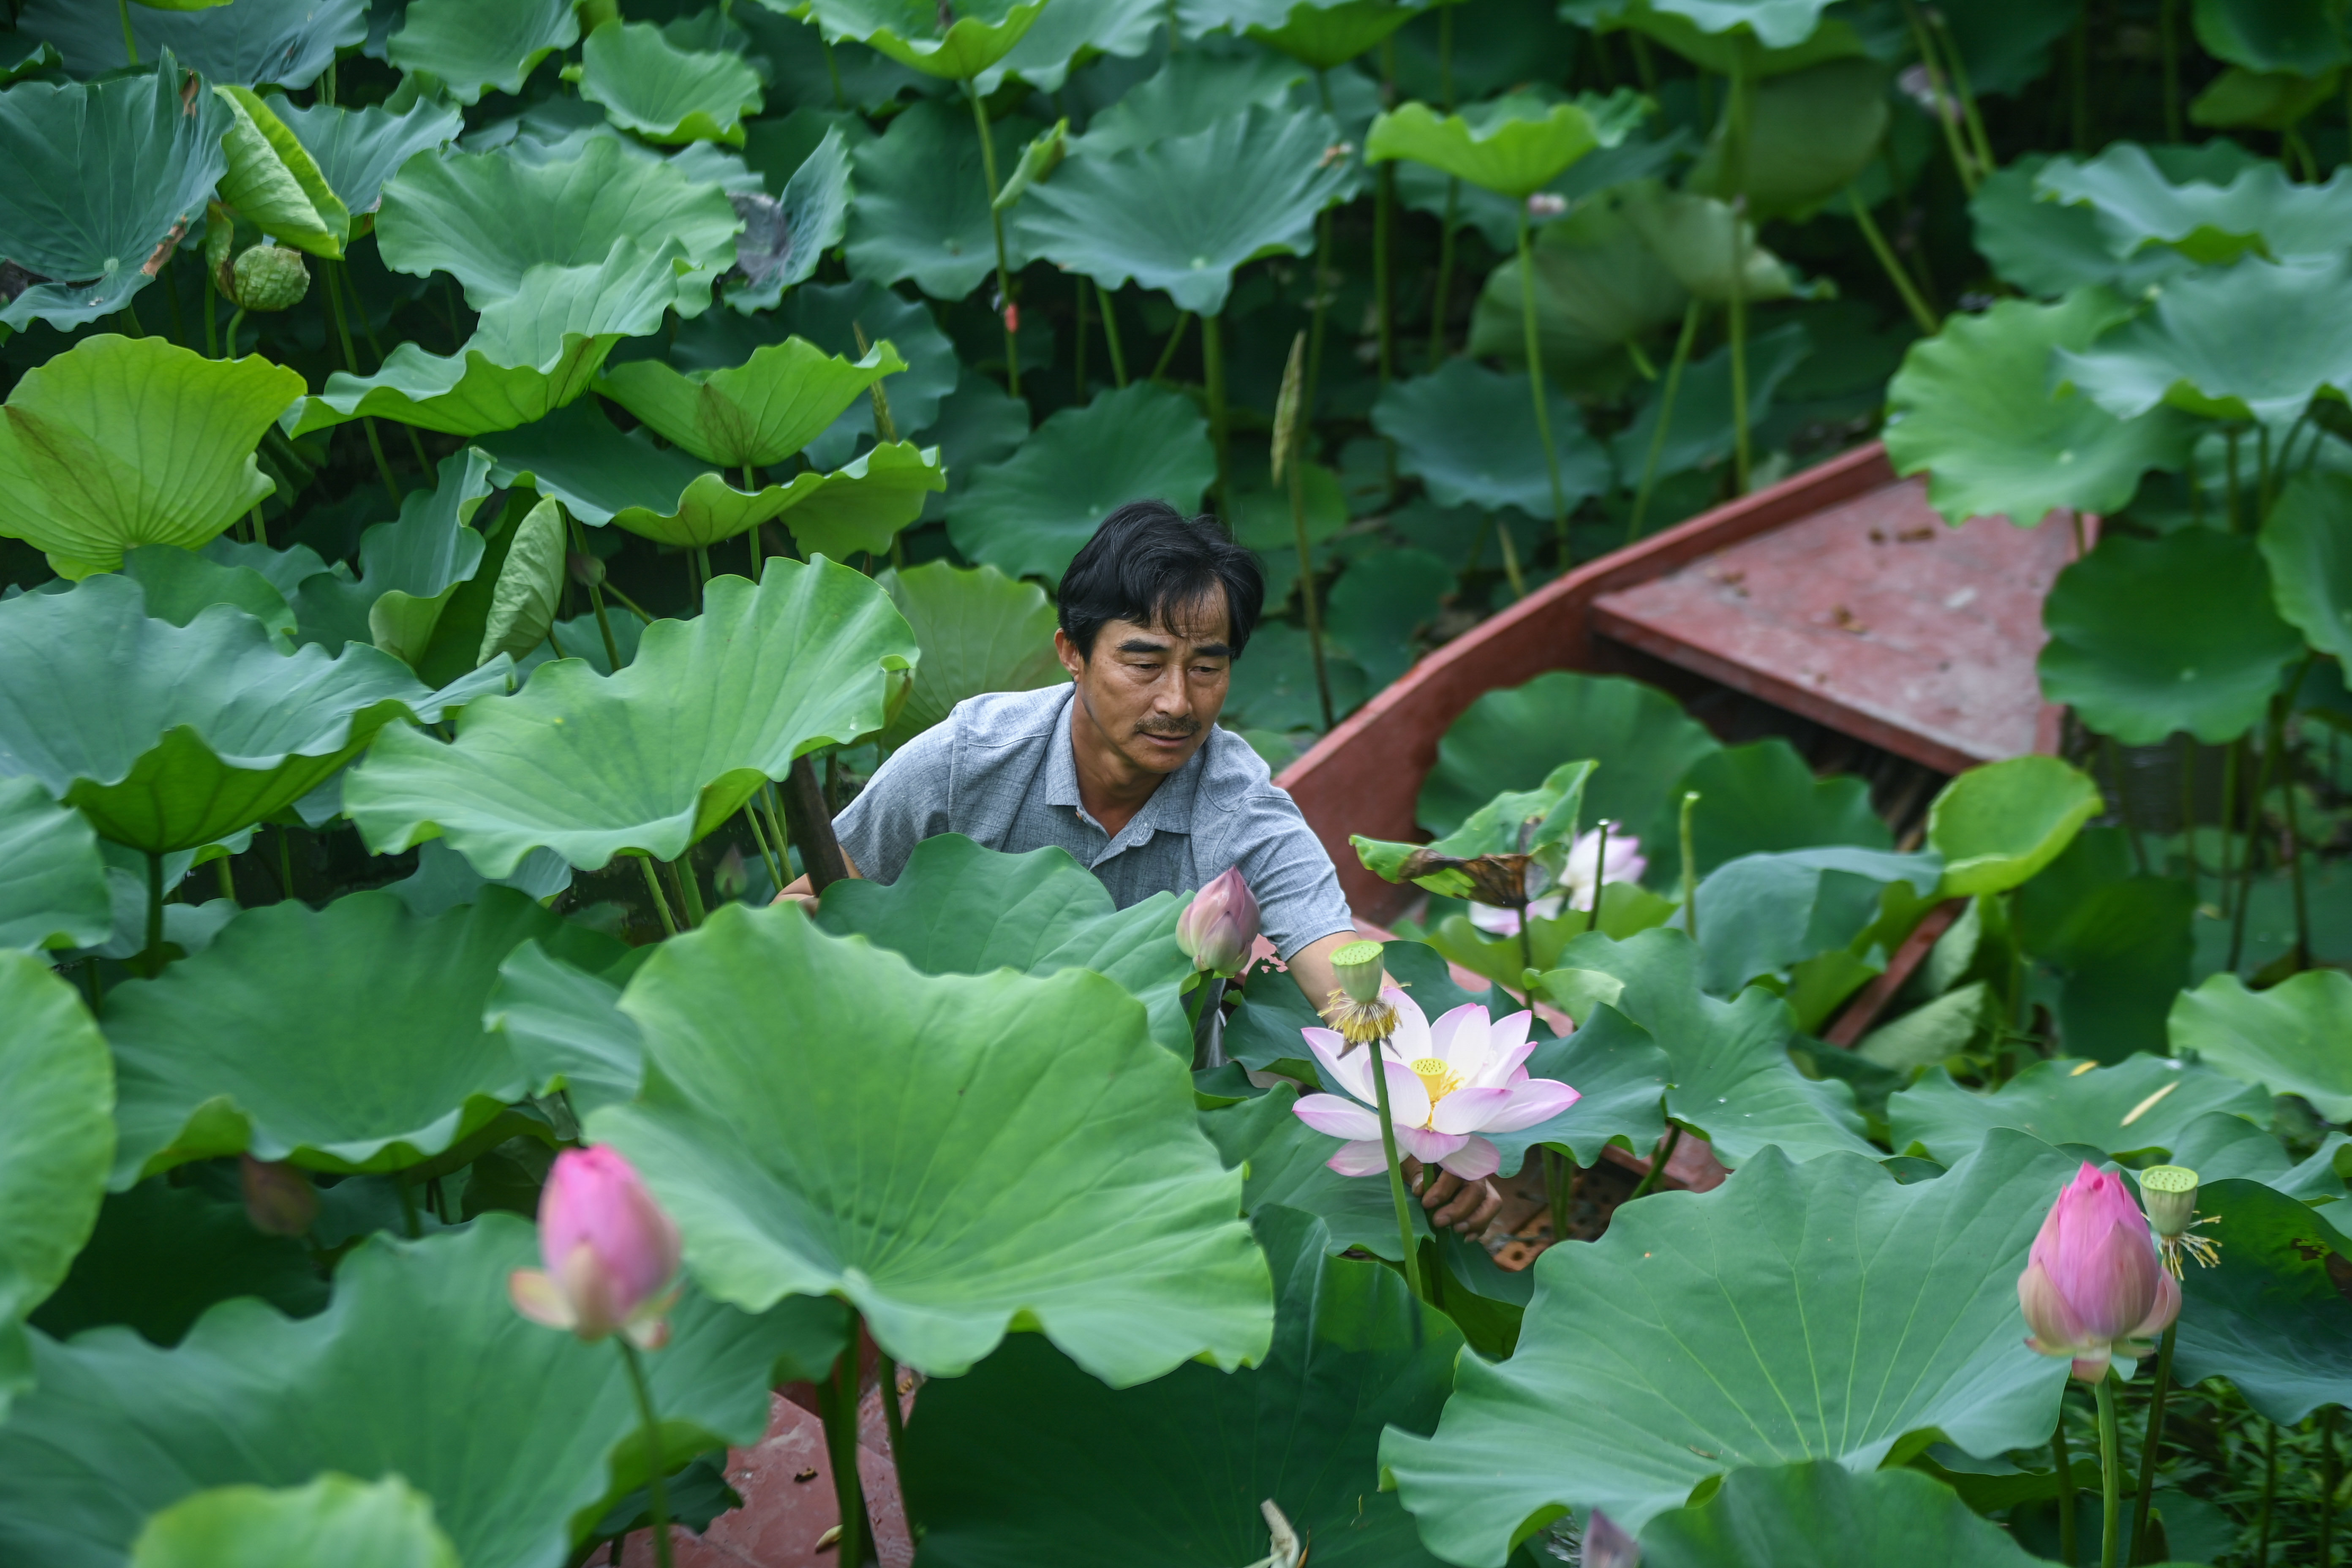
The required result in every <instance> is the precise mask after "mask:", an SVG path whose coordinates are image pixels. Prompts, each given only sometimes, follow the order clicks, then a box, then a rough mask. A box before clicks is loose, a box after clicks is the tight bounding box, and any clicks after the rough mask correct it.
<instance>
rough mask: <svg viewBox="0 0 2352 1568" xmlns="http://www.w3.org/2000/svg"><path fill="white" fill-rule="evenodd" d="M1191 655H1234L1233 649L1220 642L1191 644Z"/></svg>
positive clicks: (1219, 656) (1216, 656)
mask: <svg viewBox="0 0 2352 1568" xmlns="http://www.w3.org/2000/svg"><path fill="white" fill-rule="evenodd" d="M1192 656H1193V657H1194V658H1233V657H1234V650H1233V649H1232V648H1231V647H1227V646H1226V645H1225V644H1223V643H1221V642H1204V643H1195V644H1193V645H1192Z"/></svg>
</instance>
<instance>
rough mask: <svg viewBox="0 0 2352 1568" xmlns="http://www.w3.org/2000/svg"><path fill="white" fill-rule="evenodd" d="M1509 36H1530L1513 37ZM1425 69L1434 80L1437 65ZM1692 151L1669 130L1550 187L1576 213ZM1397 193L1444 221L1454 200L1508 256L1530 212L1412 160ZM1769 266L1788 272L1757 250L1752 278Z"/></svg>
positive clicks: (1595, 159)
mask: <svg viewBox="0 0 2352 1568" xmlns="http://www.w3.org/2000/svg"><path fill="white" fill-rule="evenodd" d="M1408 36H1409V35H1408ZM1509 36H1511V37H1524V36H1527V35H1526V34H1525V33H1512V34H1510V35H1509ZM1460 52H1461V51H1460V47H1459V45H1458V42H1457V48H1456V59H1457V66H1456V71H1455V74H1456V78H1457V80H1458V79H1459V77H1460V74H1461V72H1460V67H1459V64H1458V62H1459V59H1460ZM1427 69H1428V70H1429V71H1430V74H1431V75H1432V76H1434V74H1435V71H1434V63H1433V62H1432V64H1431V65H1430V66H1429V67H1427ZM1424 90H1426V89H1424ZM1690 149H1691V137H1690V133H1689V132H1688V131H1687V130H1684V129H1669V130H1666V131H1665V132H1663V133H1662V134H1660V135H1658V136H1656V137H1654V138H1647V139H1643V138H1628V139H1627V140H1625V141H1623V142H1619V143H1618V144H1617V145H1616V146H1614V147H1609V148H1604V149H1602V150H1601V151H1600V152H1598V153H1588V154H1586V155H1585V156H1584V157H1582V158H1580V159H1579V160H1578V161H1577V162H1575V163H1570V165H1569V166H1568V172H1567V173H1566V174H1562V175H1560V176H1559V178H1558V179H1556V180H1554V181H1552V183H1551V184H1549V185H1548V186H1546V187H1545V189H1546V190H1548V191H1549V192H1550V193H1551V194H1552V195H1556V196H1558V197H1559V198H1560V199H1561V200H1562V201H1564V202H1566V203H1567V204H1568V205H1569V206H1570V208H1571V209H1575V208H1580V207H1582V206H1584V205H1587V204H1588V203H1590V202H1591V201H1593V200H1595V199H1598V198H1600V197H1601V196H1602V195H1603V193H1608V192H1612V191H1616V190H1618V189H1619V188H1620V187H1623V186H1628V185H1633V184H1643V183H1654V182H1656V181H1658V180H1660V179H1662V178H1664V176H1665V175H1666V174H1669V173H1671V172H1672V171H1673V170H1674V169H1675V166H1676V165H1677V164H1679V163H1683V162H1685V161H1686V160H1687V158H1688V155H1689V153H1690ZM1396 194H1397V199H1398V200H1399V201H1402V203H1403V204H1404V205H1406V206H1409V207H1411V208H1412V209H1413V210H1414V211H1415V212H1424V213H1427V214H1429V215H1430V216H1432V217H1435V218H1441V219H1442V218H1444V216H1445V214H1446V209H1447V205H1448V201H1449V198H1450V200H1451V204H1452V207H1453V213H1454V222H1455V223H1457V224H1460V225H1462V226H1464V227H1466V228H1475V229H1476V230H1477V231H1478V232H1479V233H1480V234H1482V235H1484V236H1485V237H1486V243H1487V244H1489V245H1491V246H1493V247H1495V248H1496V250H1497V251H1500V252H1503V253H1505V254H1508V253H1509V252H1510V250H1511V249H1512V247H1514V246H1516V245H1517V243H1518V233H1519V214H1520V213H1521V212H1523V211H1524V210H1526V209H1525V208H1524V207H1523V206H1522V205H1521V204H1519V203H1517V202H1515V201H1513V200H1511V199H1510V198H1509V197H1508V196H1498V195H1496V194H1495V193H1494V192H1492V191H1486V190H1481V189H1479V188H1478V187H1477V186H1476V185H1465V184H1463V183H1462V182H1460V181H1459V180H1454V179H1449V178H1448V177H1447V176H1446V175H1444V174H1441V173H1439V172H1438V171H1437V170H1435V169H1433V168H1431V167H1430V166H1429V165H1427V164H1425V163H1412V162H1409V161H1408V162H1405V163H1399V164H1398V165H1397V169H1396ZM1689 200H1690V201H1691V202H1692V203H1693V204H1695V205H1707V206H1717V207H1720V206H1722V205H1724V204H1722V203H1720V202H1717V201H1716V200H1715V198H1714V197H1712V196H1692V197H1690V198H1689ZM1721 248H1722V256H1721V258H1720V261H1719V262H1717V263H1715V264H1714V265H1717V266H1718V267H1719V268H1720V269H1721V270H1722V272H1723V273H1724V275H1725V276H1726V277H1728V275H1729V271H1730V261H1731V256H1730V247H1729V246H1728V245H1726V246H1724V247H1721ZM1768 263H1769V266H1770V268H1771V271H1772V272H1773V273H1780V272H1781V271H1782V270H1783V269H1782V268H1780V263H1779V262H1778V260H1777V259H1775V258H1773V257H1772V255H1771V253H1770V252H1769V251H1767V250H1765V249H1764V248H1763V247H1761V246H1760V245H1759V246H1752V247H1750V249H1749V252H1748V270H1749V273H1750V275H1751V276H1754V275H1756V274H1758V273H1759V272H1762V271H1763V270H1764V268H1765V267H1766V265H1767V264H1768ZM1748 297H1749V298H1750V299H1756V298H1759V297H1760V296H1759V295H1757V294H1750V295H1749V296H1748Z"/></svg>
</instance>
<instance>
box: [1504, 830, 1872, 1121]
mask: <svg viewBox="0 0 2352 1568" xmlns="http://www.w3.org/2000/svg"><path fill="white" fill-rule="evenodd" d="M1718 875H1720V873H1718ZM1703 899H1704V895H1702V900H1703ZM1702 908H1704V903H1703V902H1702ZM1705 929H1706V928H1705V926H1704V925H1702V926H1701V930H1702V931H1704V930H1705ZM1698 961H1699V952H1698V950H1697V949H1696V948H1695V947H1693V945H1692V944H1691V942H1690V939H1689V938H1688V937H1685V935H1683V933H1682V932H1680V931H1663V930H1660V931H1642V932H1640V933H1638V934H1636V935H1634V936H1632V937H1629V938H1627V939H1626V940H1625V941H1623V942H1613V941H1612V940H1611V939H1610V938H1608V937H1607V936H1604V935H1600V934H1597V933H1596V934H1594V935H1591V936H1580V937H1578V938H1577V939H1576V940H1575V941H1573V942H1570V943H1569V944H1568V946H1567V947H1566V948H1565V949H1563V950H1562V952H1561V954H1560V964H1561V967H1560V968H1559V969H1554V970H1552V971H1550V972H1549V973H1546V974H1545V975H1544V976H1543V977H1542V979H1541V980H1539V981H1538V982H1537V983H1536V984H1538V986H1539V987H1540V988H1541V989H1542V990H1543V991H1544V992H1545V993H1546V994H1548V995H1549V996H1550V998H1551V999H1552V1000H1553V1002H1554V1003H1555V1004H1556V1005H1562V1006H1568V1007H1569V1008H1570V1014H1571V1016H1574V1015H1575V1014H1578V1013H1581V1012H1583V1011H1584V1006H1583V1005H1571V1004H1574V1003H1576V1002H1577V1000H1578V999H1579V997H1580V996H1591V995H1595V994H1597V995H1598V996H1599V997H1600V999H1601V1001H1602V1002H1604V1003H1606V1004H1607V1005H1610V1006H1612V1007H1615V1008H1616V1009H1617V1010H1618V1011H1619V1012H1621V1013H1622V1014H1624V1015H1625V1016H1626V1017H1628V1018H1630V1019H1631V1020H1633V1022H1634V1023H1636V1024H1639V1025H1640V1026H1642V1027H1643V1028H1644V1029H1646V1030H1648V1031H1649V1033H1650V1036H1651V1037H1652V1038H1653V1039H1654V1040H1656V1041H1657V1043H1658V1047H1659V1048H1660V1049H1662V1050H1664V1052H1665V1053H1666V1059H1667V1061H1668V1062H1669V1063H1670V1064H1671V1065H1672V1068H1673V1071H1672V1073H1671V1075H1670V1079H1671V1081H1670V1082H1669V1084H1668V1087H1667V1090H1666V1114H1667V1115H1669V1116H1671V1117H1673V1118H1674V1119H1675V1121H1679V1122H1682V1123H1683V1124H1685V1126H1688V1127H1693V1128H1696V1130H1697V1131H1700V1132H1702V1133H1704V1134H1705V1135H1706V1138H1707V1140H1708V1141H1709V1142H1711V1143H1713V1144H1714V1146H1715V1153H1716V1157H1717V1159H1719V1160H1721V1161H1722V1162H1723V1163H1725V1164H1727V1165H1731V1166H1735V1167H1737V1166H1740V1165H1744V1164H1747V1163H1749V1162H1750V1161H1752V1160H1758V1159H1762V1158H1767V1157H1768V1156H1766V1155H1765V1154H1764V1153H1763V1151H1764V1149H1765V1147H1766V1146H1767V1145H1771V1144H1777V1145H1778V1146H1779V1149H1780V1154H1779V1156H1778V1157H1780V1158H1788V1159H1796V1160H1803V1161H1811V1160H1817V1159H1821V1158H1823V1157H1825V1156H1828V1155H1832V1154H1836V1153H1840V1152H1848V1151H1851V1152H1873V1151H1872V1150H1871V1145H1870V1144H1869V1143H1868V1142H1865V1141H1864V1138H1863V1136H1862V1131H1861V1121H1862V1119H1861V1118H1860V1116H1858V1115H1857V1114H1856V1113H1855V1111H1854V1109H1853V1096H1852V1093H1851V1092H1850V1091H1849V1090H1848V1089H1846V1086H1845V1085H1843V1084H1842V1083H1835V1082H1828V1081H1824V1082H1816V1081H1814V1080H1813V1079H1808V1078H1806V1077H1805V1076H1804V1075H1803V1074H1802V1073H1801V1072H1799V1071H1798V1070H1797V1068H1796V1066H1795V1064H1794V1063H1792V1062H1791V1061H1790V1059H1789V1050H1788V1047H1789V1042H1790V1038H1791V1037H1792V1036H1794V1034H1795V1033H1796V1021H1795V1019H1794V1018H1793V1017H1791V1016H1790V1012H1789V1005H1788V1004H1787V1003H1786V1002H1784V1001H1782V1000H1781V999H1780V997H1778V996H1776V995H1774V994H1771V993H1770V992H1769V991H1766V990H1764V989H1762V988H1761V987H1751V988H1750V989H1748V990H1747V991H1744V992H1742V993H1740V994H1739V995H1738V998H1737V999H1735V1000H1733V1001H1729V1002H1725V1001H1720V1000H1718V999H1717V998H1716V997H1713V996H1709V995H1707V994H1705V993H1703V992H1702V991H1700V990H1699V988H1698ZM1585 972H1589V973H1591V974H1595V975H1598V976H1599V977H1600V980H1599V982H1598V983H1597V984H1596V982H1595V981H1594V980H1592V979H1591V978H1588V977H1587V975H1586V973H1585Z"/></svg>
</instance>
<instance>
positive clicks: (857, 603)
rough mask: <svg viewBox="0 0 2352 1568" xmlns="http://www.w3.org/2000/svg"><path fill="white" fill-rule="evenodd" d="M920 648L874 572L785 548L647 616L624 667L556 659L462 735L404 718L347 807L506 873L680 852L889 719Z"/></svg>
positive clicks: (366, 819)
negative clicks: (538, 861) (796, 763)
mask: <svg viewBox="0 0 2352 1568" xmlns="http://www.w3.org/2000/svg"><path fill="white" fill-rule="evenodd" d="M916 657H917V648H916V646H915V640H914V637H913V635H912V634H911V633H909V632H908V630H907V625H906V622H905V621H903V620H901V619H900V618H899V616H898V612H897V611H896V610H895V609H893V608H892V607H891V605H890V602H889V600H888V598H887V595H884V594H883V593H882V591H881V590H880V589H879V588H877V587H876V586H875V585H874V584H873V583H872V582H871V581H870V580H869V579H867V578H866V577H864V576H863V575H861V574H858V573H856V572H853V571H851V570H850V569H849V568H847V567H845V566H840V565H836V564H834V563H831V562H817V563H813V564H809V565H803V564H801V563H798V562H794V561H782V560H779V561H771V562H770V563H768V566H767V571H766V574H765V575H764V576H763V577H762V578H761V582H760V583H759V584H757V585H756V586H755V585H753V584H751V583H748V582H746V581H744V580H743V579H741V578H740V577H719V578H715V579H713V580H712V581H711V583H710V585H709V589H708V591H707V597H706V599H705V601H704V610H703V613H702V615H700V616H698V617H696V618H695V619H694V620H692V621H688V622H677V621H657V622H656V623H655V624H654V625H653V626H648V627H647V628H646V634H645V639H644V641H643V642H642V643H641V644H639V646H638V650H637V657H636V658H635V661H634V662H632V663H631V664H630V666H629V667H628V668H626V669H625V670H623V671H621V672H620V673H619V674H618V675H614V676H599V675H596V674H595V673H594V672H593V671H592V670H590V669H589V668H587V667H586V666H585V665H583V664H579V663H576V662H572V661H568V660H567V661H564V662H562V663H557V664H552V665H550V666H548V667H547V668H544V669H542V670H541V671H540V672H539V673H538V674H537V675H536V676H535V677H533V678H532V680H531V683H530V686H529V687H527V688H525V689H523V690H522V691H520V692H519V693H517V694H516V695H514V696H513V697H510V698H493V699H488V700H483V701H481V702H478V703H476V704H474V705H472V706H471V707H469V708H468V709H467V710H466V713H465V715H464V718H463V720H462V721H461V722H460V724H459V726H458V731H457V741H456V742H454V743H451V744H444V743H443V742H437V741H434V740H430V739H427V738H426V737H425V735H423V734H422V733H420V732H418V731H401V732H400V733H398V734H393V735H386V736H385V737H383V740H382V741H381V742H379V743H378V745H377V747H376V749H375V751H374V752H373V753H372V754H371V755H370V756H369V758H368V760H367V763H366V764H365V765H364V766H363V767H362V768H360V769H358V770H355V771H354V772H353V773H352V777H351V779H350V780H349V781H348V782H347V783H346V784H345V785H344V787H343V805H344V811H345V813H346V815H348V816H350V817H351V819H352V821H353V822H354V823H356V824H357V825H358V826H359V828H360V832H361V834H362V837H365V838H366V840H367V842H368V843H369V845H370V846H371V847H373V848H374V849H376V851H377V852H378V853H383V854H389V853H395V852H397V851H398V850H399V849H404V848H406V847H409V846H411V845H414V844H415V843H417V842H419V841H420V840H422V839H425V838H432V837H446V838H447V839H448V840H449V843H450V845H451V847H454V848H455V849H457V851H458V852H459V853H460V854H462V855H464V856H465V857H466V858H467V859H468V860H469V861H471V862H472V863H473V865H474V867H475V868H476V869H477V870H479V871H480V872H482V873H483V874H484V875H485V876H489V877H504V876H506V875H508V874H509V873H510V872H512V871H513V869H514V868H515V867H516V865H517V864H519V863H520V861H521V859H522V858H523V857H524V856H525V855H526V854H528V853H530V851H531V850H533V849H536V848H540V847H548V848H551V849H553V850H555V851H556V852H557V853H559V854H561V855H562V857H563V858H565V859H566V860H568V861H570V862H571V863H572V865H574V866H576V867H579V868H582V869H583V870H596V869H599V868H602V867H604V866H605V865H606V864H608V863H609V862H610V861H611V859H612V858H613V857H614V855H617V854H623V853H636V854H649V855H653V856H656V857H658V858H662V859H675V858H677V856H679V855H680V854H682V853H683V852H684V851H685V850H686V848H687V847H688V845H690V844H693V843H694V842H695V841H696V840H698V839H699V838H701V837H703V836H704V835H706V834H708V833H709V831H710V830H711V829H712V828H714V827H716V826H719V824H720V823H722V822H724V821H726V820H727V818H729V817H730V816H733V815H734V814H735V813H736V811H737V810H738V809H740V807H741V806H742V805H743V803H744V802H745V801H746V800H748V799H749V798H751V793H752V792H753V791H754V790H755V789H757V788H758V787H759V784H760V782H761V779H762V778H763V777H764V778H781V777H782V776H783V774H784V773H785V772H786V770H787V769H788V768H789V767H790V766H791V763H792V760H793V757H795V756H797V755H799V754H800V753H801V752H806V751H811V750H814V748H815V747H817V746H819V745H822V744H824V743H827V742H833V743H846V742H851V741H854V740H856V738H857V737H859V736H861V735H865V734H869V733H871V732H872V731H877V730H879V729H880V728H881V727H882V723H883V719H884V710H885V697H886V694H887V688H888V686H889V684H890V681H891V673H892V672H893V671H895V670H900V669H905V668H908V666H910V665H911V664H912V663H913V662H914V660H915V658H916Z"/></svg>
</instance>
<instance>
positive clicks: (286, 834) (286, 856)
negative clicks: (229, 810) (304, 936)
mask: <svg viewBox="0 0 2352 1568" xmlns="http://www.w3.org/2000/svg"><path fill="white" fill-rule="evenodd" d="M255 526H256V528H257V529H258V527H259V525H258V524H256V525H255ZM254 542H255V543H257V544H267V543H268V540H266V539H257V540H255V541H254ZM278 897H279V898H280V899H284V900H291V899H292V898H293V897H294V836H293V834H292V832H291V831H290V830H289V829H288V827H287V826H286V825H285V824H284V823H279V824H278Z"/></svg>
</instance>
